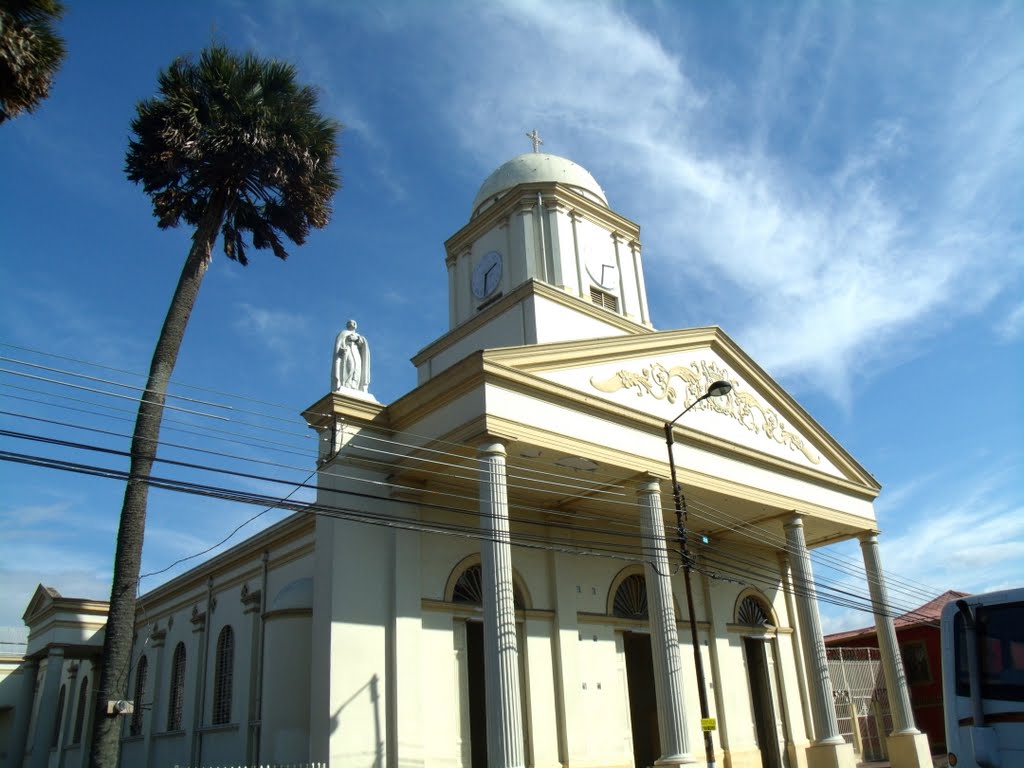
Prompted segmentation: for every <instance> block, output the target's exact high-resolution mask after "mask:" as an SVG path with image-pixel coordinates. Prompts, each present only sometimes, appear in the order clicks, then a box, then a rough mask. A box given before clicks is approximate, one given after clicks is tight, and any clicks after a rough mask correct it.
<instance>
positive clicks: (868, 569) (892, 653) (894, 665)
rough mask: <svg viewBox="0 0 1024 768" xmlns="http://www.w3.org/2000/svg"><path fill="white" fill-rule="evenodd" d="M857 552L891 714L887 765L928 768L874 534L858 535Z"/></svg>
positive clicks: (924, 738) (927, 753)
mask: <svg viewBox="0 0 1024 768" xmlns="http://www.w3.org/2000/svg"><path fill="white" fill-rule="evenodd" d="M860 549H861V553H862V554H863V555H864V571H865V574H866V576H867V580H868V590H869V591H870V593H871V608H872V610H873V611H874V613H875V632H876V634H877V637H878V650H879V652H880V653H881V656H882V672H883V673H884V674H885V688H886V690H887V691H888V693H889V708H890V710H891V712H892V727H893V730H892V733H891V734H889V736H888V737H887V739H886V746H887V747H888V749H889V762H890V763H891V764H892V766H893V768H928V767H929V766H930V765H931V750H930V749H929V746H928V737H927V736H926V735H925V734H923V733H921V732H920V731H919V730H918V729H917V727H916V726H915V725H914V711H913V709H912V708H911V706H910V691H909V689H908V688H907V677H906V674H905V673H904V671H903V659H902V658H901V657H900V649H899V644H898V642H897V640H896V627H895V625H894V624H893V620H892V617H891V616H889V615H888V605H889V598H888V596H887V595H886V589H885V576H884V574H883V573H882V559H881V556H880V555H879V553H878V536H877V535H876V534H874V533H866V534H864V535H862V536H861V537H860Z"/></svg>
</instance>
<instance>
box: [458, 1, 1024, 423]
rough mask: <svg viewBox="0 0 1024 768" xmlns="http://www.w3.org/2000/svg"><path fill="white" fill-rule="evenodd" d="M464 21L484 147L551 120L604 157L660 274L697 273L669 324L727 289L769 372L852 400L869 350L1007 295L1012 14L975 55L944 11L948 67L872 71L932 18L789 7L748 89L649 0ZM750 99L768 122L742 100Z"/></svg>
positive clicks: (681, 290) (940, 33)
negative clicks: (672, 28) (660, 18)
mask: <svg viewBox="0 0 1024 768" xmlns="http://www.w3.org/2000/svg"><path fill="white" fill-rule="evenodd" d="M826 17H827V18H826ZM584 19H585V23H584ZM464 21H466V25H463V26H461V27H460V25H458V24H454V25H452V28H461V29H463V30H465V29H466V26H468V27H469V29H470V30H471V31H469V32H465V34H464V36H462V37H460V38H459V45H460V49H461V50H464V51H465V58H466V59H467V60H472V61H473V66H472V67H471V68H470V67H467V68H465V70H464V71H462V72H460V76H459V77H458V78H455V77H453V87H452V89H451V92H450V95H449V97H448V108H447V110H446V111H447V114H449V115H451V118H452V125H451V127H452V131H453V132H454V133H455V134H456V135H457V136H458V137H459V139H460V141H461V142H462V143H463V144H464V146H465V147H466V149H467V150H468V151H469V152H470V154H471V155H473V156H475V157H478V158H481V162H484V160H483V158H489V159H490V160H489V162H490V163H493V162H494V158H495V147H500V146H504V145H505V144H506V143H507V141H508V140H509V138H510V137H515V138H516V139H518V138H519V137H518V134H519V131H510V130H509V129H508V126H510V125H514V126H520V125H527V126H534V125H537V126H538V127H540V128H541V130H542V133H543V132H544V129H545V127H550V129H551V132H553V133H554V136H555V137H556V140H552V139H551V137H549V144H548V146H546V147H545V149H550V151H552V152H556V153H557V152H559V151H561V152H564V154H568V155H571V156H573V157H574V158H575V159H578V160H582V159H583V158H588V159H589V161H585V162H586V163H587V164H588V165H589V166H590V168H591V170H594V171H595V172H596V173H598V177H599V180H600V181H602V183H603V184H604V185H605V186H606V188H608V189H610V190H611V192H612V205H613V207H616V208H618V209H619V210H623V211H630V210H632V211H635V212H636V215H637V217H638V218H639V217H642V223H643V224H644V227H645V232H646V233H647V237H646V242H647V248H646V250H645V254H647V255H648V264H649V265H652V266H651V267H649V268H652V269H653V268H657V269H658V270H659V271H660V272H666V273H668V274H674V275H675V276H676V279H675V283H674V284H673V285H671V286H670V288H671V292H672V297H673V300H672V301H671V302H668V301H664V300H663V301H662V302H658V301H657V299H658V298H659V297H657V296H655V297H654V300H655V304H656V306H657V305H658V304H659V303H660V304H661V305H662V306H665V307H671V308H670V309H668V310H667V312H665V313H663V314H662V315H661V316H660V317H657V318H656V319H657V320H659V321H660V324H662V325H663V326H665V327H671V326H675V325H684V324H689V323H692V322H695V321H700V320H701V319H702V318H701V317H700V316H699V315H697V313H699V312H700V311H701V308H703V307H708V306H711V305H712V304H713V305H714V306H715V308H716V313H715V314H716V317H715V320H716V321H717V322H722V323H723V324H726V325H727V327H729V329H730V331H731V332H732V333H733V334H734V335H735V336H736V337H737V338H738V339H739V340H740V341H741V343H743V344H744V345H745V346H747V348H748V349H749V350H750V351H751V352H752V353H753V354H754V355H755V356H756V357H757V358H758V359H759V360H760V361H761V362H763V363H764V364H765V365H766V366H767V367H768V368H769V370H771V371H772V372H773V373H775V374H777V375H780V376H783V377H795V378H799V379H802V380H805V381H807V382H808V384H809V385H810V386H812V387H814V388H816V389H820V390H822V391H825V392H828V393H830V395H831V396H832V397H834V398H836V399H838V400H839V401H841V402H844V403H845V402H848V401H849V398H850V391H851V386H852V384H853V382H854V381H855V380H856V378H857V377H858V376H862V375H865V373H864V372H865V371H866V370H868V369H869V368H870V367H871V366H866V365H865V362H871V363H875V364H879V365H882V366H885V365H887V364H893V363H895V362H898V359H893V358H894V356H898V355H900V354H901V353H902V351H903V348H902V346H901V344H900V343H899V342H901V341H902V340H904V339H907V338H914V337H919V336H922V335H927V334H929V333H931V332H933V330H931V328H932V321H934V319H935V318H936V317H940V316H941V317H943V318H947V319H948V318H955V317H957V316H958V315H961V314H963V313H965V312H976V311H979V310H980V309H982V308H984V307H986V306H987V305H988V304H989V303H990V302H991V301H992V299H993V298H994V297H996V296H998V295H999V294H1000V293H1001V292H1002V291H1004V290H1005V289H1006V287H1007V286H1006V279H1005V275H1007V274H1008V273H1010V272H1011V271H1012V270H1014V269H1015V268H1016V267H1017V266H1019V264H1020V261H1021V253H1022V239H1021V233H1020V227H1019V226H1017V227H1015V226H1014V222H1015V221H1016V222H1019V221H1020V214H1019V213H1015V212H1013V211H1008V210H1006V206H1007V203H1006V202H1003V203H1002V205H1001V208H1002V210H1003V213H1004V214H1005V216H1004V218H1003V219H997V218H996V217H994V216H993V215H992V213H991V209H990V204H991V202H992V201H993V200H995V199H999V200H1002V201H1008V200H1013V199H1021V197H1022V196H1024V195H1014V194H1012V190H1013V189H1015V188H1016V189H1018V190H1020V188H1021V182H1020V181H1019V178H1020V177H1021V176H1022V175H1024V174H1021V165H1020V159H1021V154H1020V153H1021V149H1020V148H1021V142H1020V139H1019V137H1020V135H1022V134H1024V107H1022V106H1020V105H1019V104H1020V100H1019V99H1015V98H1013V97H1012V95H1011V94H1012V93H1014V92H1021V91H1024V66H1022V64H1024V51H1022V49H1020V47H1019V46H1010V45H1007V44H1006V43H1007V40H1006V39H1004V38H1005V35H1006V33H1004V32H1001V31H1000V30H999V24H1000V19H999V17H998V14H994V15H990V16H989V17H986V18H981V19H973V18H972V19H971V21H972V22H973V23H974V24H978V23H980V24H981V25H982V29H983V33H982V34H981V35H980V37H981V38H984V37H985V36H986V35H987V36H988V37H989V38H990V39H989V40H988V42H987V43H974V42H971V43H968V44H969V45H970V48H971V50H970V51H969V54H970V55H969V56H956V55H952V56H951V55H950V53H949V51H948V50H945V49H944V47H955V46H959V45H960V44H961V42H962V40H963V35H962V29H961V28H958V27H955V26H953V25H951V26H949V27H948V28H947V27H937V26H936V25H935V24H926V25H925V26H926V27H927V28H926V29H925V30H923V31H922V32H920V33H919V35H920V38H921V39H920V40H919V41H918V42H919V43H920V44H921V46H922V47H921V48H920V50H919V54H918V55H922V56H924V57H925V59H926V61H924V62H922V61H919V60H915V61H912V62H911V61H908V60H906V59H904V58H902V57H901V56H900V55H893V56H891V57H890V58H888V59H884V60H880V61H877V62H875V64H874V65H873V66H868V67H867V68H865V67H858V68H854V67H853V66H852V64H851V62H852V61H854V60H856V61H858V62H860V61H862V60H863V59H864V57H865V55H866V54H870V56H874V57H876V58H877V57H878V56H883V57H884V56H885V51H884V50H880V46H881V44H880V43H879V40H880V39H881V40H883V41H884V40H885V39H888V38H891V37H893V36H894V35H895V33H896V31H897V30H898V31H899V32H900V33H901V34H902V33H903V31H904V30H905V28H906V26H907V25H908V24H910V25H911V26H913V23H912V22H913V21H914V19H908V18H907V17H906V16H905V15H899V14H897V13H895V12H893V13H891V14H888V15H886V14H884V13H883V14H878V15H875V16H868V15H865V16H864V18H863V19H861V18H859V17H858V18H857V25H856V26H853V19H851V18H848V17H847V15H845V14H842V13H840V14H838V15H834V16H833V15H828V14H825V15H823V14H821V13H815V12H813V10H808V11H806V12H803V13H801V14H800V18H799V19H798V20H797V21H798V23H796V24H795V25H793V20H792V19H789V18H783V15H781V14H777V15H776V24H777V25H776V26H775V27H772V26H771V24H769V28H767V29H764V30H761V31H763V39H764V41H765V42H764V43H763V45H762V48H761V52H762V54H763V55H762V56H761V58H760V61H761V69H760V70H759V71H758V72H757V73H756V74H755V76H754V77H752V78H751V79H750V81H749V82H748V81H745V80H742V79H736V80H734V81H732V82H731V85H732V86H733V88H734V89H735V90H734V91H732V92H730V93H729V94H728V95H727V97H726V98H719V97H718V95H717V94H716V93H714V92H710V91H707V90H705V89H704V88H702V87H701V85H699V84H698V83H702V82H704V81H705V78H701V77H700V76H699V74H698V75H697V76H692V75H691V73H690V71H689V69H690V66H689V65H688V63H687V62H685V61H683V60H681V59H679V58H677V57H676V56H673V55H671V54H670V53H669V52H668V50H667V49H666V48H665V47H664V46H663V45H662V44H661V42H660V41H659V39H658V37H657V35H656V33H655V32H654V31H652V30H651V29H649V28H644V27H642V26H641V25H639V24H638V23H637V22H636V21H635V20H634V18H633V17H632V16H631V15H630V13H629V9H628V8H623V7H621V6H616V5H596V6H595V5H594V4H592V3H587V4H575V3H569V4H560V5H559V7H558V8H557V9H556V8H553V7H551V6H549V5H547V4H544V3H539V2H515V3H509V4H507V5H502V4H497V5H495V6H492V7H490V8H488V10H486V11H482V12H479V13H476V14H474V15H473V18H471V19H465V20H464ZM762 23H763V20H762ZM922 24H924V22H923V21H922ZM477 27H479V28H477ZM480 28H482V29H483V30H484V33H483V34H481V32H480ZM449 34H451V33H449ZM993 37H998V38H1000V39H999V41H998V43H997V42H995V41H993V40H992V39H991V38H993ZM972 39H973V36H972ZM915 50H918V49H915ZM609 51H615V55H614V56H609V55H608V52H609ZM779 54H785V55H781V56H780V55H779ZM819 66H823V67H824V76H823V77H818V75H817V74H815V73H816V68H817V67H819ZM702 74H706V73H702ZM717 75H718V76H719V77H729V73H728V72H719V73H717ZM737 77H738V76H737ZM887 78H888V79H889V80H891V81H893V82H895V83H898V84H899V86H900V88H901V92H900V99H896V98H894V97H893V95H892V94H891V93H890V92H889V91H888V90H887V89H889V88H890V87H891V83H887V82H885V80H886V79H887ZM495 82H501V83H503V87H501V88H499V89H495V88H494V87H493V84H494V83H495ZM582 83H586V87H581V84H582ZM797 84H799V88H800V90H801V93H802V96H801V100H800V101H799V103H797V102H796V100H795V96H794V97H793V98H790V89H794V88H797ZM873 89H877V91H879V92H880V94H879V95H877V96H876V99H877V101H878V103H877V104H872V102H871V99H872V90H873ZM883 91H884V93H881V92H883ZM744 94H746V95H747V96H748V97H749V98H748V99H747V101H746V104H747V106H748V107H749V106H750V105H751V104H752V107H751V109H752V115H751V114H746V115H742V114H739V113H737V112H736V110H737V108H738V105H742V104H743V102H744V99H743V96H744ZM964 94H971V96H970V97H967V96H965V95H964ZM751 98H752V101H751ZM852 100H856V103H851V101H852ZM805 107H807V108H810V109H811V123H813V125H811V124H808V123H807V122H805V121H804V120H803V119H802V118H801V117H799V110H800V109H803V108H805ZM786 110H788V112H787V111H786ZM854 111H856V112H858V113H859V114H858V118H860V117H861V116H863V118H864V119H865V120H866V122H859V123H853V122H851V117H850V115H851V113H852V112H854ZM796 128H800V129H801V131H800V134H799V135H798V136H794V137H788V138H787V132H788V131H790V130H791V129H796ZM737 134H738V135H741V136H742V135H748V136H750V137H751V142H750V143H747V144H744V143H742V142H737V141H730V140H729V137H730V136H735V135H737ZM769 134H770V136H769ZM557 139H560V141H558V140H557ZM512 146H513V147H515V146H520V145H519V144H518V143H517V144H514V145H512ZM1000 147H1002V148H1003V150H1002V152H1000ZM801 148H803V151H798V150H800V149H801ZM499 151H500V150H499ZM811 155H813V156H814V157H815V158H816V159H815V160H813V161H812V160H811V159H809V158H810V157H811ZM499 159H500V158H499ZM911 178H913V179H914V182H915V184H916V183H917V182H919V181H920V179H922V178H928V179H930V181H928V182H925V186H926V187H927V188H928V192H927V196H926V199H911V198H908V196H907V193H906V190H907V185H906V181H905V180H909V179H911ZM979 264H984V265H985V267H984V268H983V269H979V268H978V265H979ZM655 290H657V288H656V287H655ZM680 295H683V296H686V297H687V299H688V301H686V302H679V301H678V297H679V296H680ZM680 304H682V305H683V306H686V307H689V308H690V309H686V310H679V309H676V308H675V307H677V306H679V305H680Z"/></svg>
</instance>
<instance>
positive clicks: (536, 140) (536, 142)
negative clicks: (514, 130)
mask: <svg viewBox="0 0 1024 768" xmlns="http://www.w3.org/2000/svg"><path fill="white" fill-rule="evenodd" d="M526 138H528V139H529V140H530V141H532V142H533V151H534V152H540V145H541V144H543V143H544V141H543V139H541V137H540V134H539V133H537V129H536V128H534V129H533V130H532V131H530V132H529V133H528V134H526Z"/></svg>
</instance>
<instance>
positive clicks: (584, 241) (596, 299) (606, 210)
mask: <svg viewBox="0 0 1024 768" xmlns="http://www.w3.org/2000/svg"><path fill="white" fill-rule="evenodd" d="M531 138H533V139H534V149H535V150H536V149H537V145H538V144H539V143H540V141H539V137H537V136H536V134H534V135H532V136H531ZM445 251H446V259H445V263H446V265H447V268H448V317H449V331H448V333H446V334H445V335H444V336H442V337H441V338H440V339H438V340H437V341H436V342H434V343H433V344H431V345H429V346H428V347H426V348H425V349H423V350H422V351H421V352H420V353H419V354H417V355H416V357H414V358H413V363H414V364H415V365H416V366H417V370H418V372H419V377H418V378H419V381H420V383H422V382H424V381H426V380H428V379H430V378H431V377H432V376H434V375H436V374H437V373H439V372H440V371H442V370H444V369H445V368H448V367H449V366H451V365H454V364H455V363H456V362H458V361H459V360H461V359H462V358H463V357H465V356H466V355H467V354H470V353H471V352H474V351H476V350H479V349H490V348H494V347H508V346H518V345H523V344H543V343H547V342H556V341H570V340H576V339H580V340H582V339H589V338H601V337H608V336H622V335H630V334H644V333H649V332H651V331H652V330H653V328H652V326H651V322H650V315H649V312H648V307H647V293H646V290H645V287H644V274H643V265H642V263H641V259H640V228H639V226H637V225H636V224H634V223H633V222H631V221H629V220H628V219H625V218H623V217H622V216H619V215H618V214H617V213H615V212H614V211H613V210H612V209H611V208H610V207H609V205H608V198H607V197H606V196H605V193H604V190H603V189H601V186H600V185H599V184H598V183H597V181H596V180H595V179H594V177H593V176H591V175H590V173H589V172H587V170H586V169H584V168H582V167H581V166H579V165H577V164H576V163H574V162H572V161H571V160H567V159H565V158H564V157H558V156H557V155H550V154H545V153H541V152H538V151H534V152H530V153H526V154H523V155H520V156H519V157H515V158H513V159H511V160H509V161H508V162H506V163H505V164H503V165H501V166H500V167H499V168H498V169H497V170H495V171H494V172H493V173H492V174H491V175H490V176H488V177H487V179H486V180H485V181H484V183H483V184H482V185H481V186H480V190H479V192H477V194H476V198H475V199H474V200H473V206H472V210H471V211H470V218H469V222H468V223H467V224H466V225H465V226H464V227H462V229H460V230H459V231H458V232H456V233H455V234H454V235H452V236H451V237H450V238H448V240H447V241H446V242H445Z"/></svg>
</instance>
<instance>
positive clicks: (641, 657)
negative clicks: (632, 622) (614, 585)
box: [622, 632, 661, 768]
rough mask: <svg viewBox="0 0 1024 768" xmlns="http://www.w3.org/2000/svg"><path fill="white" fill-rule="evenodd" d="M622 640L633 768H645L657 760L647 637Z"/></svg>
mask: <svg viewBox="0 0 1024 768" xmlns="http://www.w3.org/2000/svg"><path fill="white" fill-rule="evenodd" d="M622 639H623V646H624V648H625V651H626V684H627V686H628V688H629V722H630V725H631V727H632V730H633V764H634V765H635V766H636V768H647V766H649V765H654V761H655V760H657V759H658V758H659V757H661V739H660V738H659V736H658V700H657V697H656V696H655V693H654V657H653V656H652V654H651V636H650V635H639V634H635V633H633V632H626V633H624V634H623V636H622Z"/></svg>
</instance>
